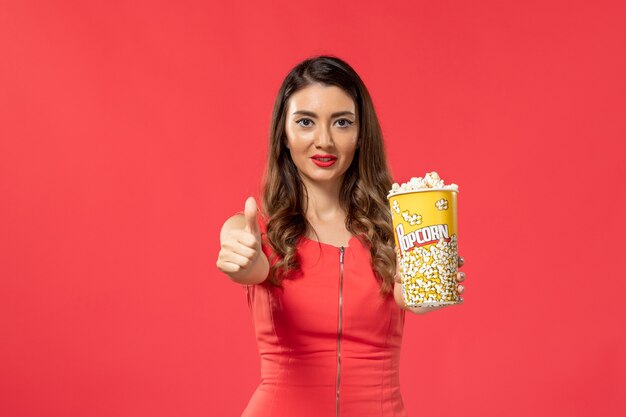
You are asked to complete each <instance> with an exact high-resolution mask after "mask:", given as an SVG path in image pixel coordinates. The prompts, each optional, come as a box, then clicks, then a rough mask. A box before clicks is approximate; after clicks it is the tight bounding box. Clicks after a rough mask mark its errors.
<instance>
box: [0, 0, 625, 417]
mask: <svg viewBox="0 0 626 417" xmlns="http://www.w3.org/2000/svg"><path fill="white" fill-rule="evenodd" d="M51 3H53V2H32V1H23V0H14V1H10V0H9V1H3V2H2V3H1V4H0V195H1V197H0V331H1V333H0V334H1V336H0V415H2V416H10V417H26V416H64V417H78V416H81V417H82V416H91V417H100V416H124V417H126V416H151V417H158V416H180V417H183V416H189V417H191V416H238V415H239V413H240V412H241V410H242V409H243V408H244V407H245V405H246V403H247V401H248V399H249V397H250V395H251V393H252V392H253V390H254V388H255V386H256V384H257V383H258V379H259V364H258V357H257V351H256V344H255V343H256V342H255V340H254V335H253V330H252V322H251V319H250V317H249V312H248V309H247V304H246V299H245V296H244V292H243V290H242V289H241V288H239V287H238V286H237V285H236V284H233V283H232V282H230V281H229V280H228V279H227V278H226V277H225V276H224V275H222V274H220V273H219V272H218V271H217V269H216V268H215V261H216V259H217V252H218V249H219V240H218V233H219V230H220V227H221V225H222V223H223V221H224V220H225V219H226V218H227V217H228V216H230V215H231V214H233V213H234V212H236V211H238V210H243V203H244V200H245V198H246V197H247V196H248V195H250V194H257V195H258V184H259V176H260V174H261V172H262V168H263V164H264V157H265V148H266V144H267V136H268V130H269V120H270V115H271V109H272V105H273V101H274V96H275V94H276V92H277V90H278V87H279V85H280V82H281V81H282V79H283V77H284V76H285V75H286V73H287V72H288V71H289V70H290V69H291V67H292V66H293V65H295V64H296V63H297V62H299V61H300V60H301V59H304V58H306V57H308V56H310V55H313V54H319V53H331V54H335V55H337V56H339V57H342V58H344V59H345V60H347V61H348V62H349V63H350V64H351V65H352V66H354V68H355V69H356V70H357V71H358V72H359V73H360V75H361V76H362V78H363V79H364V81H365V83H366V84H367V86H368V88H369V89H370V92H371V94H372V96H373V99H374V102H375V105H376V108H377V111H378V114H379V117H380V120H381V123H382V127H383V130H384V133H385V137H386V141H387V149H388V153H389V159H390V163H391V167H392V169H393V173H394V176H395V178H396V180H397V181H405V180H407V179H408V178H410V177H411V176H419V175H423V174H424V173H425V172H426V171H431V170H436V171H438V172H439V173H440V174H441V175H442V177H443V178H444V179H446V180H450V181H451V182H455V183H457V184H459V185H460V190H461V191H460V194H459V210H460V212H459V229H460V232H459V247H460V251H461V255H462V256H464V257H465V258H466V266H465V267H464V268H463V270H464V271H465V272H466V273H467V281H466V283H465V284H466V285H465V286H466V293H465V303H464V305H462V306H455V307H451V308H448V309H444V310H440V311H436V312H433V313H430V314H428V315H425V316H411V317H408V318H407V322H406V328H405V341H404V345H403V354H402V365H401V366H402V367H401V379H402V392H403V395H404V399H405V403H406V408H407V410H408V412H409V415H411V416H413V417H416V416H476V417H478V416H480V417H486V416H502V415H505V416H509V417H517V416H520V417H521V416H533V417H540V416H546V417H548V416H550V417H554V416H568V417H571V416H603V417H613V416H623V415H626V401H625V400H624V395H623V393H624V392H626V336H625V332H624V330H623V329H624V318H625V317H626V314H625V313H626V311H625V310H626V303H625V302H624V290H625V289H626V278H625V277H624V272H623V262H622V260H623V258H624V251H623V249H624V243H623V241H622V239H623V236H624V232H625V229H626V228H625V221H624V217H623V214H620V213H623V212H624V201H625V198H624V192H623V184H624V180H625V179H626V175H625V174H626V163H625V158H624V155H626V145H625V144H624V139H625V133H626V129H625V127H626V126H625V124H626V122H625V118H624V110H625V109H624V97H625V93H626V91H625V84H626V83H625V81H624V74H625V73H626V63H625V58H624V57H625V55H624V41H625V40H626V35H625V31H624V26H623V21H624V16H625V14H626V13H625V8H624V6H623V3H621V2H617V1H616V2H595V3H593V5H592V2H571V1H563V2H555V1H548V2H546V1H529V2H528V1H527V2H502V1H495V0H490V1H480V2H466V3H464V4H462V2H452V1H448V0H443V1H436V2H432V1H417V2H412V1H402V2H389V1H387V2H362V1H344V2H335V1H317V2H293V1H276V2H272V3H269V2H267V4H264V5H256V4H255V5H252V3H256V2H242V1H236V2H213V3H212V2H205V1H186V2H176V1H171V2H167V1H158V2H155V1H133V2H123V1H115V2H104V1H102V2H94V1H91V2H84V1H57V2H56V3H54V4H51ZM217 3H219V5H218V4H217ZM322 417H323V416H322Z"/></svg>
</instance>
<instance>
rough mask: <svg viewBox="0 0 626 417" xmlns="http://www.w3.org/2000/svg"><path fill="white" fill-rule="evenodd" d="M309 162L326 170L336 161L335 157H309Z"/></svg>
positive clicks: (326, 155)
mask: <svg viewBox="0 0 626 417" xmlns="http://www.w3.org/2000/svg"><path fill="white" fill-rule="evenodd" d="M311 160H312V161H313V163H314V164H315V165H317V166H319V167H322V168H328V167H329V166H332V165H333V164H334V163H335V162H336V161H337V157H336V156H335V155H328V154H325V155H313V156H312V157H311Z"/></svg>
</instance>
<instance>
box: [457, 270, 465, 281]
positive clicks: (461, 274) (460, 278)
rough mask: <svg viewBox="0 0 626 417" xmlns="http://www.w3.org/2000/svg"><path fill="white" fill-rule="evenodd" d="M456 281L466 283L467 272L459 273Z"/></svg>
mask: <svg viewBox="0 0 626 417" xmlns="http://www.w3.org/2000/svg"><path fill="white" fill-rule="evenodd" d="M456 280H457V281H458V282H461V281H464V280H465V272H457V273H456Z"/></svg>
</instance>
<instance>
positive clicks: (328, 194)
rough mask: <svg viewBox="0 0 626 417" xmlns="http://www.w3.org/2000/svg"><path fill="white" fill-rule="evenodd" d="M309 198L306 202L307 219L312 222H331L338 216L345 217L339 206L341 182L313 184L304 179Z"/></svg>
mask: <svg viewBox="0 0 626 417" xmlns="http://www.w3.org/2000/svg"><path fill="white" fill-rule="evenodd" d="M303 183H304V186H305V187H306V190H307V194H308V196H309V199H308V201H306V202H305V203H306V207H305V209H306V211H305V213H306V217H307V218H308V219H310V220H314V221H316V220H320V221H322V222H323V221H330V220H332V219H334V218H336V216H337V215H345V213H344V210H343V209H342V208H341V205H340V204H339V192H340V191H341V181H335V182H332V183H317V182H316V183H312V182H311V181H308V180H306V179H303Z"/></svg>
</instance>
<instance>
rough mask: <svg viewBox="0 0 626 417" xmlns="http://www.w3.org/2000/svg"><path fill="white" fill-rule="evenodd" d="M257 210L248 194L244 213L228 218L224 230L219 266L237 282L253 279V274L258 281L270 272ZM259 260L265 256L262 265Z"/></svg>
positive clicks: (254, 279)
mask: <svg viewBox="0 0 626 417" xmlns="http://www.w3.org/2000/svg"><path fill="white" fill-rule="evenodd" d="M257 211H258V209H257V204H256V201H255V199H254V197H248V199H247V200H246V204H245V208H244V215H243V216H241V214H238V215H235V216H233V217H231V218H230V219H228V220H227V221H226V223H224V226H223V227H222V231H221V233H220V246H221V247H220V252H219V255H218V258H217V262H216V266H217V268H218V269H219V270H220V271H222V272H224V273H225V274H227V275H228V276H229V277H231V279H233V280H235V281H239V282H244V281H249V278H251V277H250V276H251V275H253V277H252V278H251V279H252V281H258V280H259V279H261V278H263V279H264V278H265V276H266V275H267V268H266V266H267V265H266V264H267V258H266V257H265V254H262V251H261V231H260V229H259V224H258V222H257ZM261 255H262V256H261ZM259 259H265V262H262V264H263V265H261V266H258V265H257V264H258V263H259ZM263 271H265V273H264V274H263ZM261 275H265V276H263V277H261Z"/></svg>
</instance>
